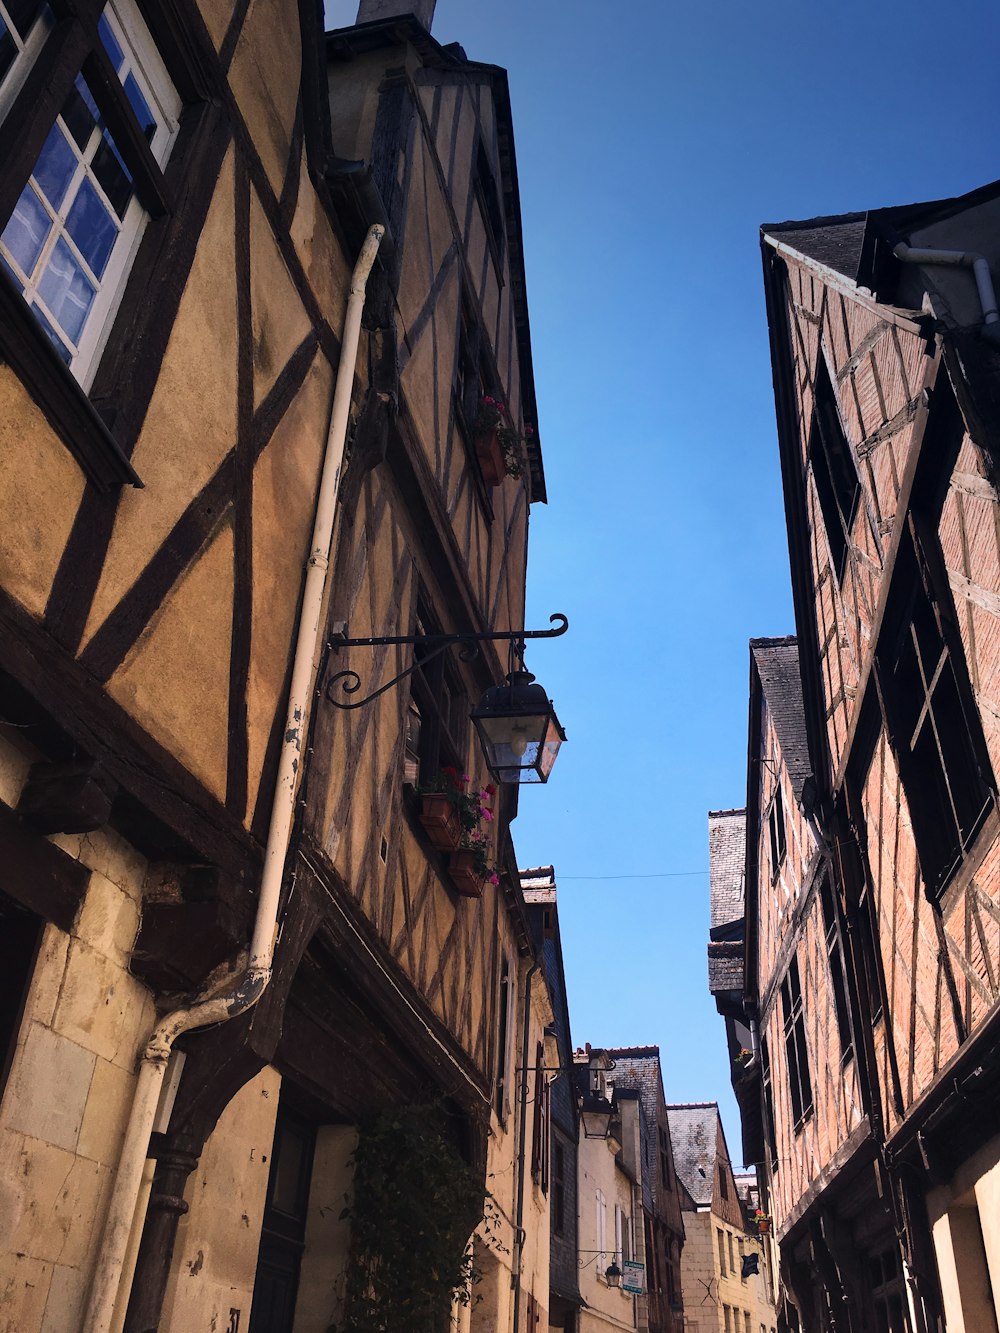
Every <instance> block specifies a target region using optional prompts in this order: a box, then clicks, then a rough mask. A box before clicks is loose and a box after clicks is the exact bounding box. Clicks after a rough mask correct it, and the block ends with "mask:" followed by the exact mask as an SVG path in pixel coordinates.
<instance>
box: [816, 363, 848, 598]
mask: <svg viewBox="0 0 1000 1333" xmlns="http://www.w3.org/2000/svg"><path fill="white" fill-rule="evenodd" d="M818 360H819V368H818V370H817V372H816V386H815V406H814V407H813V418H812V427H811V429H810V432H809V461H810V463H811V464H812V473H813V480H814V481H815V483H816V494H817V496H818V497H819V505H820V509H821V510H822V513H823V523H824V526H825V527H826V533H827V539H828V541H829V543H830V554H831V557H832V560H833V566H834V569H835V570H836V573H837V578H838V579H841V578H843V576H844V568H845V566H846V564H847V552H848V550H849V549H850V541H851V525H852V523H853V522H854V516H855V513H856V512H857V508H858V501H859V499H860V497H861V482H860V480H859V478H858V470H857V467H856V466H855V462H854V454H853V451H852V449H851V446H850V443H849V441H848V439H847V436H846V434H845V433H844V427H843V423H842V422H841V419H840V410H839V408H838V406H837V396H836V394H835V393H834V389H833V384H832V383H831V381H830V372H829V371H828V370H827V368H826V360H825V359H824V357H823V355H822V352H821V353H820V354H819V357H818Z"/></svg>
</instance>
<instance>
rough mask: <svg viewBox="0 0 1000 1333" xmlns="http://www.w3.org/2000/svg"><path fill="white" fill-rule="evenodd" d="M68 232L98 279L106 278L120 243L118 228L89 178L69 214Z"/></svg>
mask: <svg viewBox="0 0 1000 1333" xmlns="http://www.w3.org/2000/svg"><path fill="white" fill-rule="evenodd" d="M66 230H67V231H68V232H69V234H70V236H72V238H73V240H74V241H75V242H76V245H77V249H78V250H79V251H80V253H81V254H82V255H83V257H84V259H85V260H86V261H87V263H88V264H89V265H90V268H91V271H92V272H93V273H94V274H95V275H96V276H97V277H98V278H100V277H102V276H103V274H104V270H105V268H106V267H107V263H108V256H109V255H110V254H111V247H112V246H113V245H114V243H115V241H116V240H117V239H118V228H117V226H116V225H115V221H114V219H113V218H112V216H111V214H110V213H109V212H108V209H107V205H106V204H105V203H104V201H103V200H102V199H101V196H100V195H99V194H98V193H97V191H96V190H95V189H94V187H93V185H92V184H91V182H90V181H89V180H88V179H87V178H86V177H84V180H83V183H82V185H81V186H80V189H79V190H78V191H77V196H76V198H75V199H74V200H73V207H72V208H71V209H70V210H69V216H68V217H67V219H66Z"/></svg>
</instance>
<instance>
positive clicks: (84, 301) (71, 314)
mask: <svg viewBox="0 0 1000 1333" xmlns="http://www.w3.org/2000/svg"><path fill="white" fill-rule="evenodd" d="M38 291H39V294H40V295H41V298H42V300H43V301H44V302H45V304H46V305H47V306H48V308H49V309H50V310H51V311H52V314H53V315H54V316H55V318H56V319H57V320H58V321H59V324H60V326H61V327H62V329H63V331H64V332H65V334H66V336H67V337H68V338H69V339H70V341H71V342H73V343H76V344H77V345H79V342H80V335H81V333H82V332H83V326H84V324H85V323H86V320H87V315H88V314H89V313H90V307H91V304H92V303H93V300H94V288H93V286H92V285H91V283H90V281H89V279H88V278H87V276H86V274H85V273H84V271H83V269H82V268H81V267H80V263H79V261H78V260H77V259H76V258H75V256H74V255H73V253H72V251H71V250H70V248H69V246H68V245H67V244H66V242H65V241H63V240H59V241H57V242H56V245H55V248H54V249H53V251H52V255H51V257H50V259H49V262H48V264H47V265H46V267H45V276H44V277H43V278H42V280H41V282H40V283H39V285H38Z"/></svg>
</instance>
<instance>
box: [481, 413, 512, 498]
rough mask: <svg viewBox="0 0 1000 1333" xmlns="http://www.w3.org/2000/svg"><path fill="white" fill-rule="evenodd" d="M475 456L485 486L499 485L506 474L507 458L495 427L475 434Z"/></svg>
mask: <svg viewBox="0 0 1000 1333" xmlns="http://www.w3.org/2000/svg"><path fill="white" fill-rule="evenodd" d="M476 457H477V458H478V459H479V467H480V470H481V471H482V474H483V480H484V481H485V482H486V484H487V486H499V485H500V483H501V482H502V481H503V479H504V477H505V476H506V475H507V460H506V459H505V458H504V452H503V446H502V445H501V443H500V433H499V431H498V430H497V429H496V427H494V428H493V429H492V430H486V431H480V432H479V433H478V434H477V435H476Z"/></svg>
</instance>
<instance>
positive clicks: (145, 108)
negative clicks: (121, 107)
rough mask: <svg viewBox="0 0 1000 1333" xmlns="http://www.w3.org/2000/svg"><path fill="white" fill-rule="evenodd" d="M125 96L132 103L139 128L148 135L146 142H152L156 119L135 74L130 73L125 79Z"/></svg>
mask: <svg viewBox="0 0 1000 1333" xmlns="http://www.w3.org/2000/svg"><path fill="white" fill-rule="evenodd" d="M125 96H126V97H127V98H128V100H129V102H130V103H131V105H132V110H133V111H134V112H135V118H136V120H137V121H138V122H139V128H140V129H141V130H142V132H143V134H144V135H145V136H146V142H147V143H151V142H152V139H153V135H154V134H155V133H156V119H155V117H154V116H153V113H152V111H150V109H149V103H148V102H147V101H146V99H145V97H143V95H142V91H141V89H140V88H139V85H138V84H137V83H136V81H135V76H134V75H133V74H129V75H128V77H127V78H126V80H125Z"/></svg>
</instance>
